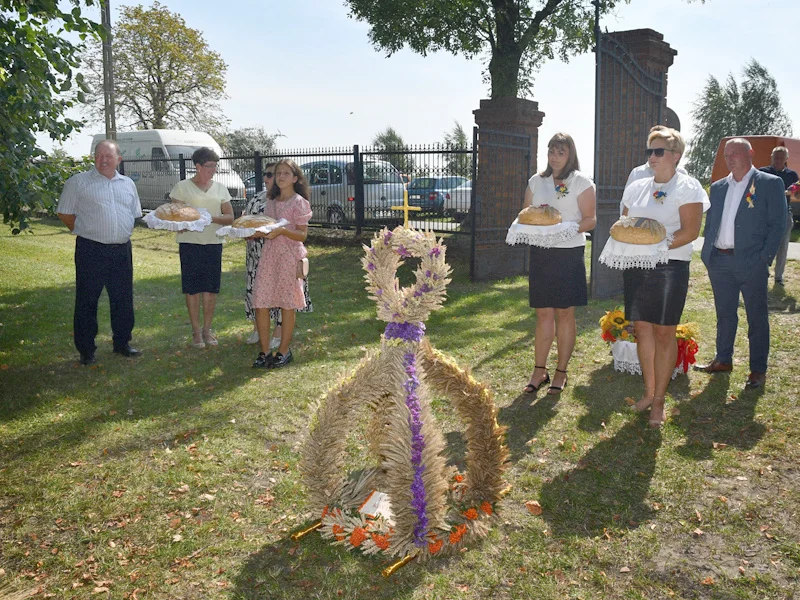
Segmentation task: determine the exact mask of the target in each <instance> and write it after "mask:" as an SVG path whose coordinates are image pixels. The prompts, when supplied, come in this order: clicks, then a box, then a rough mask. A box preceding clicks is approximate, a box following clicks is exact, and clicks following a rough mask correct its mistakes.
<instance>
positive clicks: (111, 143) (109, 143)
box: [94, 140, 122, 156]
mask: <svg viewBox="0 0 800 600" xmlns="http://www.w3.org/2000/svg"><path fill="white" fill-rule="evenodd" d="M101 144H105V145H106V146H111V147H112V148H114V150H115V151H116V153H117V156H122V154H120V150H119V144H118V143H117V140H100V141H99V142H97V146H95V147H94V151H95V153H97V149H98V148H99V147H100V145H101Z"/></svg>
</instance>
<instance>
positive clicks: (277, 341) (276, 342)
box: [269, 337, 281, 350]
mask: <svg viewBox="0 0 800 600" xmlns="http://www.w3.org/2000/svg"><path fill="white" fill-rule="evenodd" d="M280 345H281V338H276V337H274V338H272V339H271V340H270V341H269V349H270V350H277V349H278V348H279V347H280Z"/></svg>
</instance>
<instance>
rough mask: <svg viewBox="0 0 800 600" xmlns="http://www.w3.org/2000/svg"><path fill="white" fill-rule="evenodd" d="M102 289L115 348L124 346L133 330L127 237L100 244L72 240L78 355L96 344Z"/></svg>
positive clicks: (131, 276)
mask: <svg viewBox="0 0 800 600" xmlns="http://www.w3.org/2000/svg"><path fill="white" fill-rule="evenodd" d="M103 288H106V291H107V292H108V302H109V306H110V308H111V331H112V334H113V337H114V348H123V347H125V345H126V344H127V343H128V342H129V341H130V340H131V332H132V331H133V254H132V252H131V242H130V240H129V241H128V242H126V243H124V244H101V243H100V242H95V241H92V240H88V239H86V238H82V237H80V236H79V237H78V238H77V239H76V241H75V315H74V318H73V328H74V335H75V347H76V348H77V349H78V352H80V353H81V354H92V353H94V351H95V349H96V348H97V346H96V345H95V343H94V338H95V337H96V336H97V302H98V300H100V294H102V293H103Z"/></svg>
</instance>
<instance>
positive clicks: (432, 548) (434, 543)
mask: <svg viewBox="0 0 800 600" xmlns="http://www.w3.org/2000/svg"><path fill="white" fill-rule="evenodd" d="M443 545H444V540H440V539H439V538H437V537H436V536H435V535H434V536H433V537H432V538H431V541H430V542H428V552H430V553H431V554H436V553H437V552H438V551H439V550H441V549H442V546H443Z"/></svg>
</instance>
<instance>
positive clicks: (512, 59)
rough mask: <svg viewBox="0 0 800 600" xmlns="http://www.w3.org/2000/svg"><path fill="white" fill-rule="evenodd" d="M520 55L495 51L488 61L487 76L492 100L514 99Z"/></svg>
mask: <svg viewBox="0 0 800 600" xmlns="http://www.w3.org/2000/svg"><path fill="white" fill-rule="evenodd" d="M521 58H522V54H521V53H520V52H518V51H517V52H508V53H506V54H501V53H500V51H499V50H496V51H495V52H494V54H493V55H492V59H491V60H490V61H489V76H490V78H491V80H492V95H491V97H492V99H495V98H516V97H517V91H518V90H519V65H520V60H521Z"/></svg>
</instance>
